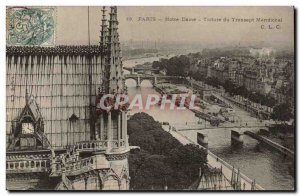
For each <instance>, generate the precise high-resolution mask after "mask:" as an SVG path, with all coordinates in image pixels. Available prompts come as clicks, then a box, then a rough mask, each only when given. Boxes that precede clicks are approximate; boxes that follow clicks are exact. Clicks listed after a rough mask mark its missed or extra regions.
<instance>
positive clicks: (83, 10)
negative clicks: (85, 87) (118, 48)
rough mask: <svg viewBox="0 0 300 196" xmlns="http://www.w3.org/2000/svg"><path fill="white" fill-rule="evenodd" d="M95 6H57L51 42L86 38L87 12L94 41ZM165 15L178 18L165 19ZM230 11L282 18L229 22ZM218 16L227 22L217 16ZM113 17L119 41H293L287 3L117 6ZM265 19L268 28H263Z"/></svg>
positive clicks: (243, 15) (96, 39)
mask: <svg viewBox="0 0 300 196" xmlns="http://www.w3.org/2000/svg"><path fill="white" fill-rule="evenodd" d="M101 9H102V7H89V11H88V7H57V10H56V44H57V45H59V44H72V45H74V44H75V45H77V44H78V45H80V44H88V43H89V39H88V15H89V24H90V25H89V26H90V43H91V44H98V43H99V39H100V38H99V35H100V25H101V19H102V13H101ZM108 9H109V8H108ZM139 17H142V18H143V19H146V18H145V17H151V19H152V20H153V18H155V21H138V19H139ZM167 17H168V18H178V19H179V21H165V19H166V18H167ZM182 17H185V18H196V21H189V22H185V21H181V19H182ZM233 17H234V18H241V19H252V18H254V20H256V18H275V19H282V22H264V23H260V22H251V23H249V22H232V18H233ZM129 18H131V19H132V20H131V21H130V19H129ZM204 18H214V19H216V20H217V19H220V20H221V22H208V21H204ZM224 18H227V19H228V20H229V22H223V20H224ZM118 20H119V34H120V40H121V42H122V41H126V40H127V41H128V40H133V41H140V40H144V41H157V42H162V41H164V42H189V43H204V44H216V43H221V42H226V43H231V42H232V43H233V42H234V43H238V42H247V43H251V42H256V43H260V42H264V43H275V42H279V43H283V44H287V45H293V43H294V39H293V38H294V9H293V7H118ZM160 20H161V21H160ZM262 25H263V27H262ZM269 25H271V28H273V29H268V26H269ZM277 25H279V26H277ZM276 27H278V29H276Z"/></svg>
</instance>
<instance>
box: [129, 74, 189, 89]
mask: <svg viewBox="0 0 300 196" xmlns="http://www.w3.org/2000/svg"><path fill="white" fill-rule="evenodd" d="M124 76H125V80H128V79H133V80H135V82H136V86H137V87H140V86H141V83H142V81H143V80H149V81H150V82H151V84H152V86H156V85H157V84H158V83H161V82H166V81H170V80H181V79H184V77H180V76H164V75H151V74H136V73H134V74H125V75H124Z"/></svg>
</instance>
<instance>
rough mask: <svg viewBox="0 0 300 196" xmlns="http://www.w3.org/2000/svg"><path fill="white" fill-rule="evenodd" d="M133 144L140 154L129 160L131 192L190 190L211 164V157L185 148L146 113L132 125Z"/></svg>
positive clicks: (198, 149) (135, 117)
mask: <svg viewBox="0 0 300 196" xmlns="http://www.w3.org/2000/svg"><path fill="white" fill-rule="evenodd" d="M128 133H129V144H130V145H135V146H140V148H141V151H140V152H136V151H134V152H132V153H130V156H129V173H130V177H131V183H130V184H131V188H133V189H135V190H138V189H139V190H141V189H148V190H149V189H152V188H153V189H155V190H162V189H163V188H164V186H165V185H167V186H168V189H181V190H182V189H187V188H188V187H189V186H190V185H191V184H192V183H193V182H194V181H195V180H196V179H197V178H198V175H199V168H200V167H201V168H204V165H205V164H206V163H207V154H206V152H205V151H204V150H202V149H200V148H199V147H198V146H196V145H185V146H183V145H182V144H181V143H180V142H179V141H177V140H176V139H175V138H174V137H173V136H172V135H171V134H170V133H168V132H166V131H164V130H163V129H162V127H161V125H160V124H159V123H158V122H156V121H155V120H154V119H153V118H152V117H151V116H149V115H148V114H145V113H137V114H134V115H133V116H132V117H131V118H130V120H129V121H128Z"/></svg>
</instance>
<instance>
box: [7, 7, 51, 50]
mask: <svg viewBox="0 0 300 196" xmlns="http://www.w3.org/2000/svg"><path fill="white" fill-rule="evenodd" d="M7 12H8V14H7V15H8V18H7V26H8V28H7V29H8V31H7V44H8V45H29V46H30V45H32V46H34V45H37V46H53V45H54V44H55V8H52V7H49V8H44V7H43V8H38V7H33V8H24V7H22V8H20V7H18V8H16V7H14V8H9V9H8V10H7Z"/></svg>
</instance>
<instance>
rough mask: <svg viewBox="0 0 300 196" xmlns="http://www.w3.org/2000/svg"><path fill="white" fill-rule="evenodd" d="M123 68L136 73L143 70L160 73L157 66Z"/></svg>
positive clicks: (146, 72) (144, 71) (147, 72)
mask: <svg viewBox="0 0 300 196" xmlns="http://www.w3.org/2000/svg"><path fill="white" fill-rule="evenodd" d="M123 69H125V70H127V71H129V72H130V74H134V73H136V72H143V73H145V74H152V73H156V74H158V73H159V69H155V68H146V67H123Z"/></svg>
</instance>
